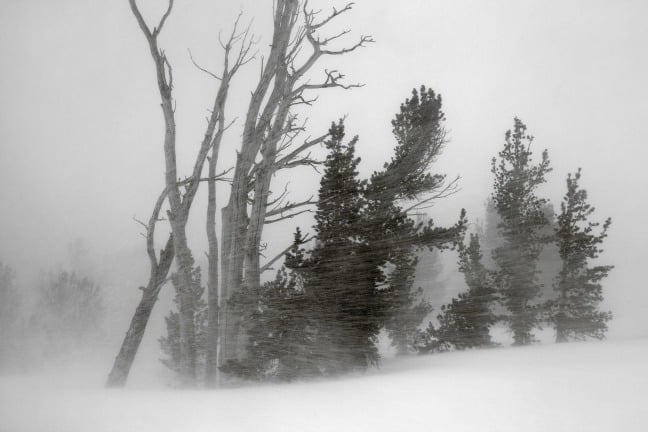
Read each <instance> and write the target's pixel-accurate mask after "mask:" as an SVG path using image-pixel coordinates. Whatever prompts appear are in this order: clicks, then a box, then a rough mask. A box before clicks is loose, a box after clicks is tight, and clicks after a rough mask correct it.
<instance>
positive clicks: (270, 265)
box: [259, 235, 314, 273]
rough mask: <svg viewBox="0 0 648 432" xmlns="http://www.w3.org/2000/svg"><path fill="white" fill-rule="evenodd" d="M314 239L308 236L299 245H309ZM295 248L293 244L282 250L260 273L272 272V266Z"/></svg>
mask: <svg viewBox="0 0 648 432" xmlns="http://www.w3.org/2000/svg"><path fill="white" fill-rule="evenodd" d="M313 238H314V237H309V236H308V235H306V236H304V238H303V239H302V240H301V241H300V242H299V243H298V244H299V245H303V244H306V243H308V242H309V241H311V240H312V239H313ZM293 246H294V244H291V245H290V246H288V247H287V248H286V249H284V250H282V251H281V252H279V253H278V254H277V255H275V257H274V258H272V259H271V260H270V261H268V262H267V263H266V264H264V265H263V266H262V267H261V268H260V269H259V271H260V272H261V273H263V272H266V271H268V270H272V264H274V263H276V262H277V261H278V260H280V259H281V258H282V257H283V256H284V255H286V254H287V253H288V251H290V249H292V247H293Z"/></svg>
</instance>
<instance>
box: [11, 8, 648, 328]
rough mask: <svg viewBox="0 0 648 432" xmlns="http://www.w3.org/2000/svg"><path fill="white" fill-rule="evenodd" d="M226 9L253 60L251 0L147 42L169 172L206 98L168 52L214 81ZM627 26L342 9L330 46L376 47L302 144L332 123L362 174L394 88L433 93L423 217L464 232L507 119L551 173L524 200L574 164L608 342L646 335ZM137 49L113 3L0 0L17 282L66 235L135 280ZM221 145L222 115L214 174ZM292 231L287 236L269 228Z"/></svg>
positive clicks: (47, 260)
mask: <svg viewBox="0 0 648 432" xmlns="http://www.w3.org/2000/svg"><path fill="white" fill-rule="evenodd" d="M141 3H142V8H143V10H144V12H145V14H146V15H147V16H148V17H156V16H159V15H157V14H159V13H160V11H161V7H160V6H161V5H163V4H164V3H165V2H163V1H157V0H146V1H144V0H142V1H141ZM330 4H331V2H324V1H320V2H319V3H314V5H319V6H322V7H324V8H328V7H329V6H330ZM335 4H337V5H339V6H341V5H342V3H340V2H335ZM239 10H242V11H243V13H244V17H243V20H244V21H245V22H248V21H249V20H250V19H252V18H254V22H253V23H252V29H253V32H254V33H255V34H256V35H258V36H259V37H260V41H261V42H260V43H259V50H260V51H261V52H265V51H266V50H267V44H268V41H269V40H270V38H271V34H270V29H271V26H270V25H271V2H270V1H269V0H256V1H254V0H247V1H243V0H242V1H230V2H217V1H209V0H185V1H182V0H177V1H176V9H175V10H174V12H173V14H172V16H171V18H170V19H169V21H168V24H167V26H166V27H165V31H164V33H163V36H162V37H161V40H160V44H161V46H163V47H164V48H165V49H166V50H167V54H168V56H169V58H170V60H171V62H172V64H173V66H174V77H175V96H176V99H177V111H176V112H177V116H178V133H179V141H178V152H179V157H180V163H181V167H183V168H184V169H185V171H184V173H185V174H186V173H188V170H186V168H187V167H188V166H189V165H190V164H191V163H192V159H193V157H194V154H195V149H196V148H197V146H198V145H199V142H200V138H201V135H202V133H203V129H204V125H205V120H204V118H205V115H206V114H207V113H206V109H207V107H208V106H209V105H210V104H211V99H212V97H213V95H214V92H215V90H216V87H215V86H216V83H215V82H213V80H210V79H209V77H208V76H206V75H205V74H202V73H200V72H199V71H197V70H196V69H195V68H194V67H193V66H192V65H191V62H190V60H189V57H188V54H187V49H188V48H189V49H191V50H192V52H193V54H194V57H195V58H196V59H197V60H198V61H200V62H201V64H204V65H205V66H206V67H209V68H211V69H214V70H218V68H219V67H220V64H221V62H222V53H221V51H220V49H219V47H218V44H217V35H218V31H219V30H220V29H223V30H224V31H229V30H231V26H232V22H233V19H234V17H235V16H236V14H237V13H238V12H239ZM646 17H648V3H646V2H644V1H641V0H636V1H631V0H615V1H597V0H583V1H562V2H558V1H553V2H547V1H539V0H538V1H520V0H514V1H513V0H511V1H481V0H480V1H478V0H475V1H449V0H448V1H430V0H401V1H399V2H394V1H387V0H359V1H357V2H356V5H355V7H354V9H353V10H352V12H351V13H349V14H348V15H347V16H346V17H344V18H343V19H341V20H340V21H339V22H338V23H336V25H335V26H333V28H332V30H336V29H342V28H347V27H348V28H350V29H351V30H352V34H351V35H350V36H349V39H347V42H348V43H353V42H354V41H355V39H354V38H357V37H359V36H360V35H361V34H371V35H373V36H374V38H375V39H376V43H375V44H373V45H372V46H371V47H369V48H366V49H363V50H362V51H358V52H356V53H353V54H352V55H349V56H344V57H336V58H335V59H333V60H334V61H333V62H331V63H326V66H327V67H335V68H336V69H339V70H341V71H342V72H344V73H345V74H346V75H347V77H348V79H349V81H350V82H362V83H364V84H365V87H363V88H361V89H356V90H353V91H340V90H332V91H328V92H327V93H322V94H321V97H320V99H319V101H318V104H317V106H315V107H313V109H312V110H311V111H309V113H308V115H309V117H310V119H311V120H310V123H309V133H311V134H312V135H318V134H320V133H322V132H323V131H325V130H326V127H327V124H328V123H329V122H330V121H333V120H336V119H337V118H339V117H341V116H343V115H348V118H347V122H346V124H347V131H348V133H349V134H351V135H352V134H358V135H360V143H359V145H358V153H359V155H360V156H361V157H362V158H363V165H362V170H363V173H365V174H367V173H369V172H370V171H371V170H372V169H374V168H377V167H378V166H380V164H381V163H382V162H383V161H385V160H387V159H388V158H389V155H390V151H391V148H392V146H393V140H392V138H391V127H390V123H389V122H390V120H391V118H392V117H393V115H394V113H395V112H396V111H397V109H398V106H399V104H400V103H401V102H402V101H403V100H404V99H405V98H406V97H408V95H409V93H410V91H411V89H412V88H413V87H418V86H420V85H421V84H425V85H427V86H429V87H431V88H433V89H434V90H435V91H437V92H438V93H440V94H441V95H442V96H443V100H444V111H445V113H446V117H447V122H446V126H447V129H448V131H449V137H450V142H449V143H448V145H447V147H446V149H445V151H444V154H443V155H442V157H441V158H439V160H438V162H437V165H436V167H435V170H437V171H438V172H442V173H447V174H448V175H450V176H454V175H461V177H462V179H461V187H462V190H461V192H460V193H459V194H457V195H455V196H454V197H452V198H451V199H448V200H446V201H444V202H443V203H439V204H437V206H436V207H435V208H434V209H432V210H431V211H430V213H431V215H432V216H433V217H434V218H435V219H439V221H442V222H444V223H451V222H452V221H453V220H454V219H456V217H457V215H458V213H459V209H460V208H462V207H465V208H466V209H468V211H469V217H470V218H471V219H472V220H474V219H475V218H479V217H481V216H482V212H483V203H484V200H485V199H486V197H487V196H488V194H489V192H490V189H491V184H492V179H491V175H490V172H489V168H490V159H491V158H492V157H493V156H495V155H496V154H497V152H498V150H499V149H500V147H501V146H502V143H503V137H504V133H505V131H506V130H507V129H508V128H510V127H511V126H512V124H513V117H514V116H519V117H520V118H521V119H522V120H523V121H524V122H525V123H526V124H527V125H528V127H529V131H530V133H531V134H532V135H534V136H535V137H536V140H535V143H534V147H535V149H536V155H538V156H539V154H540V153H541V151H542V150H543V149H545V148H547V149H548V150H549V155H550V159H551V162H552V166H553V168H554V170H553V172H552V173H551V174H550V176H549V183H548V184H547V185H546V187H544V188H543V193H545V194H546V195H547V196H548V197H550V198H551V200H552V202H553V203H554V204H555V206H556V208H558V206H559V202H560V198H561V195H562V193H563V190H564V187H565V186H564V180H565V177H566V175H567V173H568V172H573V171H575V170H576V169H577V168H578V167H582V168H583V179H582V185H583V186H584V187H585V188H586V189H587V190H588V191H589V193H590V198H591V202H592V203H593V204H594V205H595V206H596V207H597V212H596V214H595V215H596V217H597V218H598V219H599V220H603V219H604V218H605V217H607V216H611V217H612V219H613V224H612V229H611V231H610V237H609V239H608V241H607V243H606V245H605V249H606V252H605V254H604V256H603V257H602V262H605V263H611V264H614V265H615V266H616V268H615V270H614V271H613V272H612V274H611V276H610V278H609V279H608V280H607V281H606V282H605V288H606V291H605V295H606V298H607V301H608V304H609V305H610V307H611V308H612V310H613V311H614V312H615V313H616V320H615V321H614V322H613V324H612V326H611V334H615V335H626V334H627V335H631V334H639V333H641V334H646V333H648V329H647V328H648V325H647V324H648V319H645V318H643V317H644V316H645V315H646V314H645V313H644V311H645V309H646V307H647V306H648V290H646V288H645V285H646V282H645V277H644V268H645V265H646V262H647V261H648V253H646V240H647V239H648V228H647V224H646V222H645V221H644V218H643V216H644V215H645V213H646V204H645V196H646V193H645V188H646V187H647V186H648V182H647V180H648V175H647V174H646V172H645V170H644V168H645V166H646V162H647V160H646V156H647V155H648V150H647V147H646V137H645V131H644V129H645V126H646V125H648V86H647V85H646V77H648V49H647V47H646V44H647V42H648V27H647V26H646ZM147 49H148V48H147V46H146V44H145V41H144V38H143V36H142V34H141V33H140V30H139V28H138V27H137V25H136V22H135V20H134V18H133V17H132V15H131V14H130V10H129V8H128V2H127V0H121V1H106V2H104V1H94V2H89V1H87V0H60V1H56V2H53V1H49V0H32V1H19V0H5V1H3V12H2V14H0V59H1V60H0V64H1V68H2V69H1V72H0V95H2V97H3V103H2V104H1V105H0V136H1V139H0V184H1V185H2V188H1V189H0V203H2V204H0V205H1V206H2V207H1V211H0V260H1V261H3V262H6V263H8V264H10V265H12V266H14V267H16V268H18V269H21V270H24V269H27V268H29V267H34V268H39V269H48V268H54V267H56V266H58V265H62V264H63V263H64V261H63V258H62V256H63V255H64V254H65V249H66V247H67V244H68V243H69V242H70V241H72V240H74V239H76V238H81V239H83V241H84V242H85V244H86V245H87V248H88V251H89V253H90V254H92V255H93V257H95V258H94V261H95V262H96V264H95V265H96V266H100V267H101V266H102V265H108V264H107V263H108V261H106V263H105V264H102V259H103V257H108V256H119V255H120V254H131V253H132V252H133V251H141V262H140V263H139V264H138V266H141V267H142V269H143V271H142V274H145V273H146V266H147V265H148V264H147V261H146V258H145V255H144V245H143V242H142V239H141V237H139V235H138V233H139V232H140V227H139V226H138V225H137V224H136V223H134V222H133V219H132V218H133V216H136V217H140V218H142V219H144V218H147V217H148V215H149V212H150V210H151V206H152V204H153V202H154V200H155V198H156V196H157V194H158V193H159V191H160V190H161V187H162V184H163V174H164V173H163V154H162V147H161V145H162V137H163V129H162V116H161V112H160V109H159V96H158V94H157V89H156V87H155V83H154V71H153V64H152V62H151V60H150V56H149V54H148V51H147ZM258 70H259V64H258V63H252V64H250V65H248V66H246V69H245V70H244V71H243V72H242V73H241V74H240V76H239V77H237V79H236V81H235V83H234V85H233V88H232V93H231V96H230V99H231V101H232V104H231V106H230V108H229V110H228V112H229V113H231V118H234V117H236V116H239V118H240V117H241V116H243V114H244V111H243V110H244V107H245V106H246V104H247V103H248V98H249V92H250V88H251V86H252V85H253V82H254V79H255V77H256V76H257V74H258ZM316 76H317V75H315V77H316ZM239 137H240V122H239V123H237V126H235V127H233V128H232V129H231V130H230V131H229V134H228V136H227V137H226V139H225V142H224V149H223V152H224V154H223V157H222V168H226V167H227V166H229V164H231V161H232V155H233V151H234V149H235V147H236V145H237V144H238V142H239ZM298 176H299V178H298ZM306 177H308V178H306ZM287 180H290V181H291V185H292V187H294V188H297V189H299V190H297V191H296V196H308V195H309V194H311V193H315V192H316V187H317V177H316V176H314V175H313V174H312V173H309V172H298V173H295V174H294V175H293V178H290V179H286V178H278V179H277V183H276V186H275V187H276V188H279V187H283V183H282V182H284V181H287ZM219 200H220V202H221V203H224V201H225V200H226V196H224V195H221V196H220V198H219ZM196 209H197V210H196V211H197V212H198V213H197V214H196V216H195V218H194V220H192V226H191V231H192V233H193V244H192V246H193V247H194V254H195V255H202V252H203V251H204V249H205V241H204V239H203V238H202V234H201V233H202V230H203V228H202V226H203V225H202V224H203V222H202V221H203V219H202V215H203V213H204V211H203V209H204V203H203V202H198V203H197V207H196ZM305 223H307V224H309V222H305ZM292 228H293V226H292V224H291V223H288V225H287V226H286V227H285V228H283V230H285V231H287V232H290V231H291V230H292ZM303 228H308V226H306V227H303ZM275 229H276V228H274V226H273V227H272V230H275ZM272 234H273V232H272V231H269V232H268V236H267V239H270V240H272V239H273V235H272ZM275 243H277V244H276V246H275V247H277V248H282V247H283V244H281V245H280V244H278V242H275ZM138 256H139V255H138ZM101 271H102V272H103V273H105V272H110V271H117V269H101ZM134 283H138V284H142V283H144V281H135V282H134ZM129 289H130V287H129Z"/></svg>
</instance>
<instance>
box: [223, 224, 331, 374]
mask: <svg viewBox="0 0 648 432" xmlns="http://www.w3.org/2000/svg"><path fill="white" fill-rule="evenodd" d="M303 243H304V237H303V236H302V234H301V231H300V230H299V228H297V230H296V232H295V234H294V238H293V245H292V248H291V249H290V250H289V251H288V252H287V253H286V257H285V262H284V266H283V268H282V269H281V270H279V271H278V272H277V276H276V278H275V280H273V281H270V282H266V283H265V284H263V286H262V287H261V289H260V291H259V292H258V293H252V292H251V291H250V290H246V291H245V292H244V293H242V294H241V295H240V296H239V297H237V298H236V299H235V300H234V301H233V302H232V306H233V307H234V308H236V309H237V310H242V311H251V312H249V315H248V316H246V317H245V319H244V323H246V332H247V337H248V338H247V348H246V353H247V356H246V357H245V358H244V359H240V360H230V361H228V362H227V363H226V364H225V365H224V366H222V367H221V370H222V371H223V372H225V373H228V374H230V375H233V376H237V377H239V378H243V379H252V380H279V381H291V380H294V379H297V378H302V377H308V376H315V375H318V374H319V370H318V368H317V364H316V361H315V359H314V357H313V350H314V347H315V337H314V332H313V329H314V323H313V317H312V313H311V302H309V301H308V299H307V297H306V296H305V294H304V285H303V278H302V276H301V273H300V271H301V269H302V267H303V266H304V259H305V258H304V252H305V251H304V249H303V248H302V247H301V245H302V244H303ZM241 305H247V306H248V307H242V308H241V307H240V306H241ZM250 306H251V307H250Z"/></svg>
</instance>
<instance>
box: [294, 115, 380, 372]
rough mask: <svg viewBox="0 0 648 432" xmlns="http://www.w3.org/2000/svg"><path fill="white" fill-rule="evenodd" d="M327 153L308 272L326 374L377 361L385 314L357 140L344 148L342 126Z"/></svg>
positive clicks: (335, 130)
mask: <svg viewBox="0 0 648 432" xmlns="http://www.w3.org/2000/svg"><path fill="white" fill-rule="evenodd" d="M329 133H330V138H329V140H328V141H327V142H326V147H327V149H328V151H329V154H328V156H327V157H326V161H325V162H324V167H325V171H324V175H323V176H322V179H321V181H320V189H319V200H318V206H317V212H316V213H315V221H316V225H315V233H316V238H317V243H316V245H315V247H314V248H313V249H312V251H311V253H310V257H309V259H308V261H307V263H306V271H305V273H304V277H305V280H304V284H305V285H304V287H305V291H306V295H307V296H308V297H309V299H310V301H311V302H312V306H311V307H312V316H313V318H314V320H315V321H316V322H317V341H318V351H319V352H318V357H319V359H318V363H319V364H320V368H321V369H322V371H323V372H324V373H326V374H329V373H330V374H335V373H340V372H346V371H349V370H362V369H365V368H366V367H367V366H368V365H371V364H375V363H376V362H377V361H378V352H377V349H376V345H375V341H376V337H377V335H378V332H379V331H380V318H381V314H382V310H381V305H380V301H379V297H378V295H377V286H376V285H377V282H378V281H380V279H381V277H382V274H381V272H380V269H379V264H380V263H379V262H378V261H377V260H378V259H379V256H378V255H376V253H375V251H373V250H372V249H371V248H370V245H369V243H368V242H367V241H366V239H365V238H364V237H365V236H364V235H363V231H364V226H363V225H364V221H363V211H364V210H365V207H366V201H365V199H364V198H363V194H364V190H365V182H362V181H360V180H359V179H358V171H357V166H358V163H359V162H360V158H358V157H356V155H355V144H356V142H357V137H355V138H353V139H352V140H351V141H350V142H348V143H347V144H344V142H343V141H344V125H343V124H342V122H341V121H340V122H339V123H337V124H333V125H332V126H331V129H330V130H329Z"/></svg>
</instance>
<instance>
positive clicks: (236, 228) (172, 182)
mask: <svg viewBox="0 0 648 432" xmlns="http://www.w3.org/2000/svg"><path fill="white" fill-rule="evenodd" d="M129 3H130V7H131V10H132V12H133V15H134V16H135V18H136V20H137V23H138V25H139V27H140V29H141V31H142V33H143V34H144V36H145V39H146V41H147V44H148V47H149V51H150V55H151V57H152V59H153V62H154V66H155V75H156V81H157V87H158V93H159V96H160V99H161V105H162V112H163V117H164V141H163V149H164V155H165V168H166V171H165V187H164V189H163V191H162V193H161V194H160V196H159V197H158V199H157V201H156V203H155V205H154V208H153V212H152V214H151V217H150V219H149V220H148V222H146V223H144V222H142V225H143V226H144V228H145V230H146V239H147V241H146V246H147V253H148V256H149V261H150V277H149V282H148V284H147V286H146V287H141V290H142V299H141V300H140V303H139V305H138V307H137V309H136V311H135V314H134V316H133V318H132V320H131V324H130V327H129V330H128V332H127V333H126V337H125V339H124V341H123V343H122V346H121V349H120V351H119V354H118V355H117V358H116V360H115V363H114V366H113V369H112V371H111V373H110V376H109V378H108V385H112V386H122V385H124V384H125V382H126V379H127V377H128V373H129V370H130V368H131V366H132V363H133V360H134V357H135V354H136V353H137V350H138V347H139V344H140V342H141V340H142V337H143V334H144V331H145V329H146V325H147V323H148V319H149V317H150V315H151V311H152V308H153V306H154V304H155V302H156V300H157V297H158V294H159V291H160V289H161V287H162V285H163V284H164V283H165V282H166V280H167V275H168V272H169V269H170V266H171V264H172V262H173V261H174V259H175V261H176V264H177V279H178V289H179V296H178V303H179V317H178V319H179V328H180V330H179V332H180V335H179V344H180V355H179V364H180V366H179V371H180V373H181V376H182V377H183V378H182V380H183V382H184V384H185V385H193V384H194V382H195V376H196V360H195V356H194V355H193V353H194V352H195V350H194V345H195V340H194V339H195V331H194V328H193V324H192V323H193V322H194V316H193V313H194V311H193V310H192V308H191V306H190V305H191V304H192V302H191V301H190V295H189V294H190V292H191V291H190V287H191V280H192V277H191V251H190V248H189V244H188V240H187V235H186V226H187V221H188V217H189V212H190V210H191V206H192V203H193V200H194V198H195V196H196V192H197V190H198V186H199V184H200V182H202V181H207V182H208V208H207V223H206V229H207V238H208V243H209V249H208V263H209V264H208V283H207V292H208V309H209V311H208V317H209V324H208V330H207V335H206V341H207V342H206V343H207V362H206V363H207V365H206V367H207V371H206V380H207V383H208V384H214V383H215V380H216V375H217V370H218V365H219V364H222V363H223V362H224V361H225V360H227V359H231V358H236V357H238V356H240V354H241V352H242V347H243V346H244V343H242V342H243V341H244V332H243V331H242V328H241V326H240V321H239V320H238V317H237V315H236V314H234V313H232V311H231V308H230V307H229V304H228V299H229V298H230V297H231V296H232V295H235V294H236V293H238V292H239V291H241V290H242V289H244V287H250V288H255V287H258V286H259V285H260V277H261V273H262V272H263V271H265V270H267V269H269V267H270V265H271V263H272V262H274V261H275V259H271V260H269V262H268V263H266V264H264V265H261V263H260V255H261V254H260V252H261V240H262V235H263V227H264V225H265V224H268V223H275V222H278V221H281V220H285V219H288V218H291V217H294V216H295V215H296V214H299V213H300V212H303V211H304V210H303V208H304V206H308V205H312V204H314V202H312V201H310V200H305V201H302V202H290V201H288V200H287V199H286V196H287V195H286V194H287V191H284V193H280V194H274V195H273V194H272V191H271V180H272V178H273V176H274V174H276V173H277V172H278V171H279V170H282V169H290V168H294V167H297V166H304V165H311V166H314V165H315V164H317V163H319V162H318V161H316V160H314V159H313V158H311V157H310V153H308V150H309V149H311V148H312V147H314V146H316V145H318V144H320V143H322V142H323V141H324V140H325V139H326V137H327V134H324V135H322V136H320V137H318V138H314V139H310V138H308V139H305V140H303V141H300V140H299V137H300V136H301V134H302V133H303V132H304V131H305V121H302V120H300V118H299V117H298V114H297V111H299V110H300V109H302V108H304V107H307V106H309V105H311V104H312V103H314V102H315V100H316V99H317V97H316V96H314V95H313V92H314V91H317V90H320V89H326V88H343V89H350V88H353V87H358V86H359V84H347V83H345V81H344V75H343V74H342V73H340V72H339V71H337V70H324V74H323V78H322V79H321V80H320V81H314V78H313V77H312V76H311V75H312V72H313V69H314V67H315V65H317V64H318V62H319V61H320V60H321V59H322V58H325V57H330V56H339V55H344V54H347V53H350V52H353V51H355V50H356V49H358V48H361V47H364V46H366V45H367V44H368V43H370V42H373V39H372V38H371V37H370V36H361V37H360V38H359V40H358V41H356V42H355V43H352V44H350V45H346V46H340V47H337V48H334V47H332V46H333V45H335V44H337V43H339V41H340V40H341V39H342V38H343V37H344V36H346V35H347V34H348V33H349V30H344V31H341V32H339V33H336V34H333V35H331V36H323V35H321V33H322V30H323V29H324V28H325V27H326V26H327V25H328V24H329V23H330V22H331V21H333V20H334V19H335V18H337V17H338V16H340V15H342V14H344V13H346V12H348V11H350V10H351V9H352V6H353V3H349V4H347V5H346V6H344V7H343V8H341V9H336V8H333V10H332V12H331V13H330V14H328V15H326V16H325V17H321V18H320V16H319V12H318V11H312V10H310V9H309V7H308V3H307V2H306V1H304V2H299V1H298V0H277V1H276V2H274V4H273V6H274V7H273V13H274V15H273V35H272V43H271V45H270V50H269V52H268V53H267V54H266V55H264V56H263V61H262V65H261V71H260V74H259V79H258V82H257V84H256V86H255V87H254V89H253V90H252V92H251V93H252V94H251V98H250V102H249V105H248V108H247V112H246V115H245V119H244V123H243V134H242V142H241V144H240V146H239V148H238V150H237V155H236V163H235V166H234V168H233V173H232V178H231V181H230V182H231V189H230V194H229V199H228V201H227V205H226V206H225V207H224V208H223V209H222V237H221V240H220V248H219V240H218V237H217V234H216V211H217V205H216V186H215V181H217V180H219V179H221V178H222V176H223V173H221V174H220V175H219V174H216V165H217V161H218V155H219V147H220V142H221V139H222V136H223V133H224V131H225V130H226V129H227V126H228V125H227V124H226V122H225V103H226V100H227V96H228V91H229V85H230V82H231V80H232V78H233V76H234V75H235V74H236V72H237V71H238V69H239V68H240V67H241V66H243V65H244V64H246V63H248V62H249V61H250V60H251V59H252V58H254V54H253V53H252V51H251V48H252V46H253V45H254V43H253V41H252V37H251V36H250V33H249V31H248V30H245V31H243V32H240V33H238V32H237V30H236V27H237V26H236V25H235V26H234V27H235V28H234V31H233V32H232V33H231V35H230V38H229V40H228V41H227V42H226V43H222V46H223V48H224V51H225V61H224V65H223V70H222V72H221V73H220V74H216V73H213V72H211V71H209V70H207V69H205V68H202V67H201V66H199V65H198V64H197V63H196V62H195V61H194V64H195V65H196V67H198V68H199V69H200V70H202V71H203V72H205V73H207V74H209V75H210V76H212V77H213V78H215V79H216V80H218V81H219V86H218V90H217V91H216V96H215V99H214V103H213V107H212V109H211V115H210V116H209V118H208V124H207V128H206V130H205V132H204V135H203V139H202V140H201V143H200V147H199V149H198V152H197V155H196V159H195V162H194V168H193V170H192V172H191V174H190V175H189V176H188V177H186V178H184V179H179V177H178V172H177V166H176V154H175V152H176V150H175V149H176V122H175V109H174V103H173V102H174V98H173V90H174V88H173V69H172V66H171V63H170V61H169V59H168V57H167V56H166V54H165V52H164V50H162V49H161V48H160V47H159V45H158V36H159V35H160V33H161V31H162V29H163V28H164V26H165V24H166V22H167V20H168V18H169V16H170V15H171V12H172V9H173V5H174V1H173V0H169V1H168V7H167V9H166V11H165V13H164V14H163V16H162V18H161V19H160V21H159V22H158V24H157V25H156V26H155V27H153V28H152V29H151V28H150V27H149V26H148V24H147V23H146V21H145V19H144V17H143V16H142V14H141V12H140V9H139V8H138V6H137V3H136V0H129ZM237 24H238V20H237ZM232 52H233V53H238V54H236V55H233V56H232V57H234V58H233V60H232V59H230V54H231V53H232ZM192 61H193V58H192ZM210 151H211V155H210V154H209V153H210ZM207 161H208V163H207V165H208V176H207V177H206V178H205V177H202V173H203V170H204V166H205V163H206V162H207ZM165 203H168V210H167V217H168V220H169V224H170V228H171V229H170V231H171V233H170V235H169V239H168V240H167V243H166V246H165V248H164V249H163V250H162V251H161V252H160V253H159V255H158V254H157V253H156V248H155V243H154V234H155V228H156V224H157V222H158V221H159V220H160V214H161V212H162V210H163V208H164V207H165ZM219 255H220V258H221V259H220V262H219ZM281 255H282V254H281ZM219 269H220V271H219ZM219 280H220V282H221V286H220V287H219ZM219 293H220V298H219ZM218 346H220V348H218ZM217 353H219V354H218V356H217Z"/></svg>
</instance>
